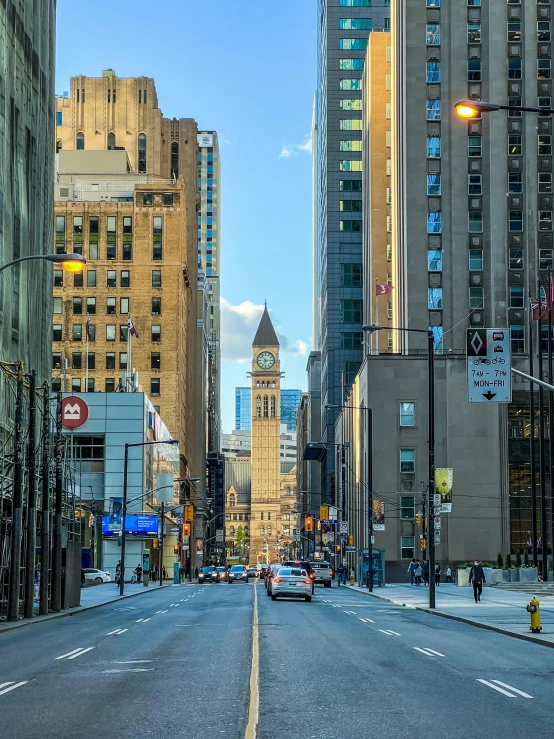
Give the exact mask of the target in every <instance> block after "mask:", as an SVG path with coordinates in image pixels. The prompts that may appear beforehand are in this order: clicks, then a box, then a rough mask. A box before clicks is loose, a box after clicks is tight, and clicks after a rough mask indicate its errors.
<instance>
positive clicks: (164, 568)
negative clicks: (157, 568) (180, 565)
mask: <svg viewBox="0 0 554 739" xmlns="http://www.w3.org/2000/svg"><path fill="white" fill-rule="evenodd" d="M162 577H163V579H164V580H167V569H166V566H165V565H164V566H163V567H162Z"/></svg>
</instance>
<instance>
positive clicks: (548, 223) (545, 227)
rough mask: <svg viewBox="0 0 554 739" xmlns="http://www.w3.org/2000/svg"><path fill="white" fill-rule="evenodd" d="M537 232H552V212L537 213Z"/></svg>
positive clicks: (542, 211)
mask: <svg viewBox="0 0 554 739" xmlns="http://www.w3.org/2000/svg"><path fill="white" fill-rule="evenodd" d="M539 231H552V211H551V210H541V211H539Z"/></svg>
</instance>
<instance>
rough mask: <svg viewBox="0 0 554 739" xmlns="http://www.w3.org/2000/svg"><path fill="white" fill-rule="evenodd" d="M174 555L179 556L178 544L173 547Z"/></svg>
mask: <svg viewBox="0 0 554 739" xmlns="http://www.w3.org/2000/svg"><path fill="white" fill-rule="evenodd" d="M173 554H177V555H178V554H179V545H178V544H175V546H174V547H173Z"/></svg>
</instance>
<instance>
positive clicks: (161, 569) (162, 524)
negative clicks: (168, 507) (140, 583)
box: [160, 501, 165, 588]
mask: <svg viewBox="0 0 554 739" xmlns="http://www.w3.org/2000/svg"><path fill="white" fill-rule="evenodd" d="M161 507H162V521H161V524H160V588H161V587H162V585H163V582H162V578H163V568H164V526H165V519H164V504H163V501H162V504H161Z"/></svg>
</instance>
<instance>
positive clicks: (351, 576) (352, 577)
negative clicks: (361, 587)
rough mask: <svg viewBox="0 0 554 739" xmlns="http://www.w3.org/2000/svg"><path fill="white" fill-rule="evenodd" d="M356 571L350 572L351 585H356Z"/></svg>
mask: <svg viewBox="0 0 554 739" xmlns="http://www.w3.org/2000/svg"><path fill="white" fill-rule="evenodd" d="M354 583H355V580H354V570H350V585H354Z"/></svg>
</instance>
